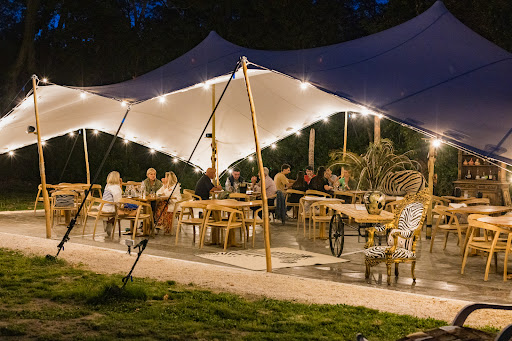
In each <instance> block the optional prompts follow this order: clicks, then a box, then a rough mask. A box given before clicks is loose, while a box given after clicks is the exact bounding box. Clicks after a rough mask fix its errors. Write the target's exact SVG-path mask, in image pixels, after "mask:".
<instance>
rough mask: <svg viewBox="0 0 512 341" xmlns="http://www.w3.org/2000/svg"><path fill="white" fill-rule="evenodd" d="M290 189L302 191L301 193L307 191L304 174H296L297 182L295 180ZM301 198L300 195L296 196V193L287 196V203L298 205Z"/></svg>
mask: <svg viewBox="0 0 512 341" xmlns="http://www.w3.org/2000/svg"><path fill="white" fill-rule="evenodd" d="M292 189H294V190H297V191H302V192H305V191H307V189H308V184H307V182H306V180H304V172H298V173H297V180H295V182H294V183H293V185H292ZM302 197H303V195H302V194H297V193H292V194H289V197H288V202H292V203H298V202H299V200H300V198H302Z"/></svg>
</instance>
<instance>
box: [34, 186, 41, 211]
mask: <svg viewBox="0 0 512 341" xmlns="http://www.w3.org/2000/svg"><path fill="white" fill-rule="evenodd" d="M40 194H41V189H39V190H38V191H37V195H36V202H35V203H34V214H36V210H37V203H38V202H39V195H40Z"/></svg>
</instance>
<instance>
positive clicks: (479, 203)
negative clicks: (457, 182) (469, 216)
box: [462, 198, 491, 206]
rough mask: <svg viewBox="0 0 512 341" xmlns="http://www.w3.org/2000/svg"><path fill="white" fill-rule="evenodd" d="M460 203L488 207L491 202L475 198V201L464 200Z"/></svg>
mask: <svg viewBox="0 0 512 341" xmlns="http://www.w3.org/2000/svg"><path fill="white" fill-rule="evenodd" d="M462 203H464V204H466V205H468V206H475V205H490V203H491V201H490V200H489V198H475V199H469V200H464V201H463V202H462Z"/></svg>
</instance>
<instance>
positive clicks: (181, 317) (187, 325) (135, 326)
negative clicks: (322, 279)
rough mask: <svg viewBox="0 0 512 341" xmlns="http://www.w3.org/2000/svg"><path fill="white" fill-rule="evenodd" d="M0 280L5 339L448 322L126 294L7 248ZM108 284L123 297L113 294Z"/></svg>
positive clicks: (389, 331)
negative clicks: (15, 337) (11, 337)
mask: <svg viewBox="0 0 512 341" xmlns="http://www.w3.org/2000/svg"><path fill="white" fill-rule="evenodd" d="M0 278H1V279H2V286H1V287H0V302H1V304H2V308H1V309H0V317H1V320H2V321H3V322H2V323H0V338H5V337H7V336H18V337H23V338H26V339H32V338H37V339H40V340H42V339H52V340H60V339H66V340H69V339H101V340H106V339H118V338H123V339H140V338H142V339H144V340H156V339H172V340H191V339H201V340H210V339H216V340H233V339H241V340H303V339H304V340H305V339H307V340H333V339H336V340H354V339H355V335H356V333H358V332H364V334H365V335H366V336H367V337H368V338H369V339H370V340H396V339H398V338H400V337H403V336H404V335H406V334H408V333H412V332H415V331H418V330H426V329H431V328H436V327H439V326H442V325H445V324H446V322H442V321H438V320H434V319H419V318H414V317H411V316H407V315H396V314H390V313H382V312H378V311H376V310H372V309H367V308H364V307H352V306H347V305H319V304H299V303H292V302H286V301H276V300H271V299H257V300H248V299H245V298H242V297H239V296H236V295H232V294H225V293H212V292H209V291H205V290H201V289H198V288H195V287H189V286H187V287H184V286H181V285H176V284H175V283H174V282H173V281H167V282H157V281H152V280H149V279H140V278H135V280H134V282H133V283H129V284H128V287H129V288H130V289H128V290H131V291H130V292H128V293H127V294H119V290H118V288H117V285H116V283H118V284H121V275H113V276H106V275H100V274H96V273H93V272H90V271H86V270H84V269H82V268H81V267H80V266H70V265H68V264H66V263H65V262H64V261H62V260H57V261H56V262H53V261H48V260H46V259H45V258H43V257H24V256H22V255H21V254H19V253H16V252H12V251H8V250H5V249H0ZM108 288H110V289H108ZM112 288H117V289H112ZM107 289H108V290H110V291H112V290H114V291H115V292H116V295H115V296H114V297H112V296H109V295H106V296H105V293H106V291H108V290H107ZM99 297H102V298H103V299H104V300H103V301H102V302H101V304H97V303H98V301H97V299H98V298H99ZM494 331H495V330H494Z"/></svg>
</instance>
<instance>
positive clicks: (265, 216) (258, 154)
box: [242, 57, 272, 272]
mask: <svg viewBox="0 0 512 341" xmlns="http://www.w3.org/2000/svg"><path fill="white" fill-rule="evenodd" d="M242 67H243V69H244V77H245V86H246V87H247V95H248V96H249V103H250V105H251V116H252V129H253V132H254V143H255V145H256V157H257V159H258V173H259V174H260V179H261V201H262V206H263V231H264V235H265V258H266V261H267V272H272V259H271V257H270V238H269V234H270V229H269V225H268V202H267V191H266V187H265V173H264V172H263V160H262V158H261V148H260V142H259V138H258V122H257V121H256V109H255V107H254V99H253V98H252V91H251V83H250V82H249V76H248V75H247V58H245V57H242Z"/></svg>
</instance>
